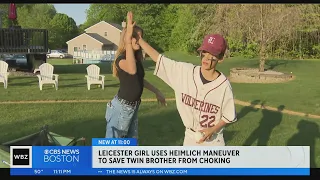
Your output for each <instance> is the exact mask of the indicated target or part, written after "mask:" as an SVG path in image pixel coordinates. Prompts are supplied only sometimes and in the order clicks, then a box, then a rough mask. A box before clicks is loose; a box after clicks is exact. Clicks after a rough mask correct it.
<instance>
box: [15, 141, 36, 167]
mask: <svg viewBox="0 0 320 180" xmlns="http://www.w3.org/2000/svg"><path fill="white" fill-rule="evenodd" d="M31 156H32V146H11V147H10V162H11V165H10V168H31V167H32V157H31Z"/></svg>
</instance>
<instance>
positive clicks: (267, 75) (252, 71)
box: [229, 68, 294, 83]
mask: <svg viewBox="0 0 320 180" xmlns="http://www.w3.org/2000/svg"><path fill="white" fill-rule="evenodd" d="M293 79H294V75H293V74H292V73H290V74H287V73H282V72H278V71H273V70H266V71H264V72H259V70H258V69H256V68H232V69H231V70H230V76H229V80H230V81H231V82H235V83H282V82H287V81H291V80H293Z"/></svg>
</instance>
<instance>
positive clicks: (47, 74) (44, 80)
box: [37, 63, 59, 90]
mask: <svg viewBox="0 0 320 180" xmlns="http://www.w3.org/2000/svg"><path fill="white" fill-rule="evenodd" d="M53 69H54V68H53V66H52V65H51V64H49V63H43V64H41V65H40V66H39V70H40V74H39V75H37V77H38V79H39V88H40V90H42V85H44V84H54V86H55V87H56V90H58V77H59V75H57V74H53ZM53 77H54V78H53Z"/></svg>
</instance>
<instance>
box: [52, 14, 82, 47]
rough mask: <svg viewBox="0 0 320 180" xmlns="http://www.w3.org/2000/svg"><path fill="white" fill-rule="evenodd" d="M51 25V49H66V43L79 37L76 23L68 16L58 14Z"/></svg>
mask: <svg viewBox="0 0 320 180" xmlns="http://www.w3.org/2000/svg"><path fill="white" fill-rule="evenodd" d="M49 25H50V26H49V27H50V28H49V34H50V36H49V47H50V49H55V48H65V47H66V46H67V45H66V42H67V41H68V40H70V39H72V38H74V37H76V36H77V35H78V27H77V25H76V22H75V21H74V20H73V19H72V18H71V17H69V16H68V15H66V14H61V13H57V14H56V15H55V16H54V17H53V19H52V20H51V21H50V24H49Z"/></svg>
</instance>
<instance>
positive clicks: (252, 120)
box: [0, 53, 320, 167]
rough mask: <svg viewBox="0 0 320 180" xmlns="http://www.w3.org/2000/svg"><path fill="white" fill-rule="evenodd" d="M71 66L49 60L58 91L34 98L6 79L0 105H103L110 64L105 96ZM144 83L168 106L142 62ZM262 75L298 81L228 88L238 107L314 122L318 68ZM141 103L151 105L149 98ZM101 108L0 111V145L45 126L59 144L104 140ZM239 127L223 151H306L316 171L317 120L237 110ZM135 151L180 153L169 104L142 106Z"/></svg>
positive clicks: (177, 124)
mask: <svg viewBox="0 0 320 180" xmlns="http://www.w3.org/2000/svg"><path fill="white" fill-rule="evenodd" d="M167 55H168V56H169V57H170V58H173V59H176V60H181V61H187V62H192V63H194V64H197V63H198V62H199V58H197V57H194V56H189V55H184V54H182V53H175V54H174V53H167ZM71 62H72V60H66V59H63V60H60V59H59V60H58V59H50V60H49V63H51V64H53V65H55V73H56V74H59V90H58V91H56V90H55V89H54V88H53V87H52V86H50V85H47V86H45V87H44V89H43V91H40V90H39V87H38V80H37V77H9V85H8V89H3V88H0V101H25V100H30V101H32V100H84V99H88V100H92V99H96V100H108V99H111V98H112V97H113V96H114V95H115V94H116V92H117V90H118V86H119V83H118V81H117V80H116V79H115V78H113V77H112V76H111V67H110V64H99V66H100V67H101V73H102V74H104V75H106V82H105V89H104V90H101V88H98V87H97V86H95V87H93V88H92V89H91V90H90V91H88V90H87V89H86V79H85V77H84V76H85V74H86V69H85V68H86V67H87V65H72V64H71ZM144 64H145V70H146V79H147V80H149V81H150V82H151V83H153V84H154V85H156V86H157V87H158V88H159V89H160V90H161V91H162V92H163V93H164V94H165V96H166V97H167V98H173V97H174V94H173V91H172V89H170V88H169V87H168V86H167V85H166V84H164V83H163V82H162V81H161V80H160V79H158V78H157V77H155V76H153V75H152V73H153V69H154V63H153V62H152V61H150V60H146V61H145V62H144ZM257 65H258V61H257V60H256V59H243V58H231V59H227V60H226V61H225V62H223V63H222V64H220V65H219V67H218V69H219V70H221V71H222V72H223V73H225V74H226V75H228V71H229V69H230V68H231V67H257ZM267 67H271V68H273V69H274V70H279V71H282V72H293V74H294V75H296V79H295V80H294V81H291V82H287V83H283V84H240V83H239V84H236V83H232V87H233V90H234V95H235V98H236V99H239V100H242V101H249V102H250V101H254V100H260V101H266V105H269V106H274V107H278V106H279V105H284V106H285V109H289V110H294V111H300V112H304V113H312V114H317V115H320V105H319V104H320V101H319V100H320V85H319V82H320V80H319V79H317V78H316V77H317V76H318V74H319V73H317V69H319V68H320V61H313V60H307V61H299V60H295V61H293V60H270V61H268V62H267ZM143 98H154V95H153V94H152V93H150V92H148V91H147V90H145V92H144V94H143ZM105 108H106V103H50V104H0V111H1V113H0V114H1V116H0V117H1V118H0V119H1V120H0V132H1V133H0V142H5V141H8V140H11V139H14V138H17V137H21V136H24V135H27V134H29V133H32V132H35V131H37V130H39V128H40V127H41V126H42V125H44V124H48V125H49V127H50V129H51V131H53V132H56V133H59V134H62V135H64V136H84V137H86V138H87V139H90V138H93V137H103V136H104V133H105V125H106V123H105V119H104V115H105ZM237 112H238V117H239V121H238V122H237V123H234V124H231V125H229V126H228V127H227V128H226V131H225V138H226V141H227V145H235V146H237V145H239V146H241V145H269V146H285V145H306V146H311V156H312V160H311V166H312V167H319V166H320V131H319V126H320V119H309V118H301V117H298V116H292V115H287V114H281V113H278V112H273V111H268V110H255V109H252V108H250V107H243V106H237ZM139 127H140V130H139V138H140V144H141V145H181V144H182V142H183V136H184V128H183V125H182V122H181V120H180V117H179V114H178V112H177V110H176V107H175V103H174V102H168V106H167V107H159V106H158V105H157V103H153V102H148V103H146V102H144V103H143V104H142V106H141V108H140V111H139Z"/></svg>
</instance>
